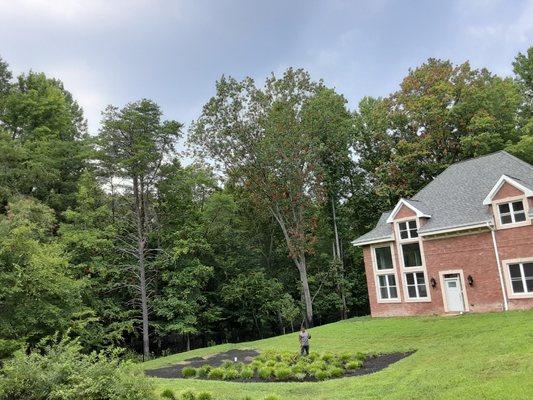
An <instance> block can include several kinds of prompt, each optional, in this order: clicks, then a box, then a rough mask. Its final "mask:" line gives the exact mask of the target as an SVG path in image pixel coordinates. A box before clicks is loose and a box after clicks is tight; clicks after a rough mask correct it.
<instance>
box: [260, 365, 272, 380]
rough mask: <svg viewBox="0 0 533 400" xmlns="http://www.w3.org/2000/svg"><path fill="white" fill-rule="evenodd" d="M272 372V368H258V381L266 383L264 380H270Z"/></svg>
mask: <svg viewBox="0 0 533 400" xmlns="http://www.w3.org/2000/svg"><path fill="white" fill-rule="evenodd" d="M273 371H274V370H273V369H272V368H270V367H263V368H259V369H258V370H257V376H258V377H259V378H260V379H262V380H264V381H266V380H268V379H270V378H271V377H272V373H273Z"/></svg>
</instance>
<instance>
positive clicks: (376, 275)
mask: <svg viewBox="0 0 533 400" xmlns="http://www.w3.org/2000/svg"><path fill="white" fill-rule="evenodd" d="M382 247H387V246H386V245H381V246H380V245H374V246H370V259H371V260H372V271H373V273H374V286H375V288H376V301H377V302H378V303H401V302H402V299H401V295H400V293H401V290H400V286H401V283H400V281H399V280H398V268H397V266H396V253H395V251H394V245H393V243H392V242H390V243H389V248H390V251H391V258H392V268H389V269H378V263H377V259H376V253H375V251H376V249H377V248H378V249H379V248H382ZM383 275H394V280H395V281H396V297H395V298H388V299H382V298H381V288H380V285H379V277H380V276H383ZM387 283H388V279H387Z"/></svg>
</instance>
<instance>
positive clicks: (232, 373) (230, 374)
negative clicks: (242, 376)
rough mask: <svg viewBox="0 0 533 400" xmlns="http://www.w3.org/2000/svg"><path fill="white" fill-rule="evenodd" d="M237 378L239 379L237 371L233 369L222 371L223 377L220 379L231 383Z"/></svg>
mask: <svg viewBox="0 0 533 400" xmlns="http://www.w3.org/2000/svg"><path fill="white" fill-rule="evenodd" d="M238 377H239V371H237V370H236V369H233V368H226V369H225V370H224V376H223V377H222V379H224V380H226V381H231V380H233V379H237V378H238Z"/></svg>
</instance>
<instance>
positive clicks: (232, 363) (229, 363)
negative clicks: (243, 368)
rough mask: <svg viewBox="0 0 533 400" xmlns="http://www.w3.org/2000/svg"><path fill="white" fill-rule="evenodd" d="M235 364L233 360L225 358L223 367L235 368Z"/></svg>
mask: <svg viewBox="0 0 533 400" xmlns="http://www.w3.org/2000/svg"><path fill="white" fill-rule="evenodd" d="M234 366H235V363H234V362H233V361H231V360H224V361H222V365H221V367H222V368H233V367H234Z"/></svg>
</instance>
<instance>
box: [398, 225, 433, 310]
mask: <svg viewBox="0 0 533 400" xmlns="http://www.w3.org/2000/svg"><path fill="white" fill-rule="evenodd" d="M410 219H413V218H408V219H404V218H402V220H400V221H396V222H395V223H394V224H393V226H394V235H395V237H396V249H397V252H398V262H399V263H400V271H401V278H402V291H403V299H404V302H406V303H429V302H431V289H430V285H429V281H428V273H427V269H426V258H425V254H424V245H423V241H422V238H421V237H420V235H419V236H418V237H416V238H412V239H403V240H402V239H401V238H400V227H399V222H403V221H404V220H410ZM414 219H416V226H417V229H418V227H420V219H418V218H414ZM411 243H418V246H419V249H420V258H421V259H422V265H421V266H417V267H407V268H406V267H405V265H404V259H403V248H402V245H404V244H411ZM411 272H422V273H423V274H424V282H425V285H426V293H427V296H426V297H409V290H408V289H407V278H406V277H405V274H406V273H411Z"/></svg>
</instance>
